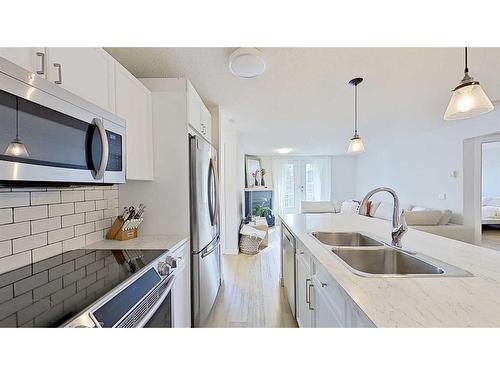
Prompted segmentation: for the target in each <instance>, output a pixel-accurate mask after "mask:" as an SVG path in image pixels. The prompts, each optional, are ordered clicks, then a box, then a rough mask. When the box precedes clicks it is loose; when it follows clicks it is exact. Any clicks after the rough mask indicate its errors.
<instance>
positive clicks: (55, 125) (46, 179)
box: [0, 58, 126, 186]
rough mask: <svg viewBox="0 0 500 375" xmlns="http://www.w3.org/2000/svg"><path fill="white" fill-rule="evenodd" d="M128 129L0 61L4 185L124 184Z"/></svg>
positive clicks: (0, 152) (0, 170) (0, 157)
mask: <svg viewBox="0 0 500 375" xmlns="http://www.w3.org/2000/svg"><path fill="white" fill-rule="evenodd" d="M125 125H126V124H125V121H124V120H123V119H121V118H119V117H117V116H116V115H114V114H112V113H110V112H108V111H106V110H104V109H102V108H100V107H98V106H96V105H94V104H92V103H90V102H87V101H86V100H84V99H82V98H80V97H78V96H77V95H74V94H72V93H70V92H69V91H67V90H64V89H63V88H61V87H58V86H57V85H55V84H54V83H52V82H48V81H46V80H44V79H43V78H40V77H38V76H37V75H36V74H34V73H31V72H28V71H26V70H24V69H22V68H20V67H19V66H17V65H15V64H12V63H11V62H9V61H7V60H5V59H3V58H0V185H3V186H18V185H32V184H44V185H60V184H63V185H71V184H116V183H124V182H125V167H126V166H125V147H126V128H125Z"/></svg>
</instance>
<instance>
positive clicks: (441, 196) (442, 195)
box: [438, 193, 446, 201]
mask: <svg viewBox="0 0 500 375" xmlns="http://www.w3.org/2000/svg"><path fill="white" fill-rule="evenodd" d="M438 199H440V200H442V201H444V200H445V199H446V193H440V194H438Z"/></svg>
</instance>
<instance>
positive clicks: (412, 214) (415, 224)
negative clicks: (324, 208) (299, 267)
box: [338, 199, 500, 243]
mask: <svg viewBox="0 0 500 375" xmlns="http://www.w3.org/2000/svg"><path fill="white" fill-rule="evenodd" d="M356 203H357V205H356ZM340 207H341V208H340V210H339V211H338V212H344V211H348V212H352V211H354V210H355V209H359V200H354V199H351V200H348V201H344V202H342V204H341V205H340ZM401 208H402V209H404V210H406V215H405V217H406V222H407V224H408V225H409V226H411V227H412V228H414V229H417V230H421V231H424V232H428V233H433V234H436V235H438V236H443V237H447V238H451V239H455V240H459V241H464V242H469V243H473V242H474V229H473V228H468V227H466V226H464V225H460V224H454V223H450V220H451V217H452V212H451V210H437V209H430V208H425V207H420V206H413V205H409V204H401ZM499 208H500V207H499ZM355 212H357V211H355ZM392 213H393V203H392V202H380V201H372V202H371V204H370V211H369V214H368V215H367V216H370V217H373V218H376V219H380V220H392ZM499 219H500V217H499ZM499 223H500V221H499Z"/></svg>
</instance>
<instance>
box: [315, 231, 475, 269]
mask: <svg viewBox="0 0 500 375" xmlns="http://www.w3.org/2000/svg"><path fill="white" fill-rule="evenodd" d="M311 235H312V236H313V237H314V238H316V240H318V241H319V242H320V243H322V244H323V245H324V246H326V247H327V248H328V249H330V250H331V251H332V253H333V254H335V255H336V256H337V257H338V258H339V259H340V260H341V261H342V262H343V263H344V264H345V265H346V267H347V268H348V269H349V270H351V272H353V273H355V274H357V275H360V276H365V277H431V276H434V277H440V276H441V277H443V276H462V277H463V276H473V275H472V274H471V273H469V272H467V271H465V270H463V269H461V268H458V267H455V266H453V265H451V264H448V263H445V262H441V261H439V260H437V259H434V258H431V257H428V256H426V255H423V254H419V253H414V252H411V251H407V250H406V249H401V248H397V247H394V246H391V245H389V244H386V243H384V242H382V241H379V240H376V239H374V238H372V237H370V236H367V235H366V234H362V233H358V232H313V233H311Z"/></svg>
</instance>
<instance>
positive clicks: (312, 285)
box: [309, 283, 314, 310]
mask: <svg viewBox="0 0 500 375" xmlns="http://www.w3.org/2000/svg"><path fill="white" fill-rule="evenodd" d="M311 287H313V288H314V284H313V283H311V284H309V310H314V307H311Z"/></svg>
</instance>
